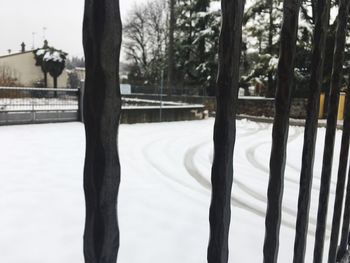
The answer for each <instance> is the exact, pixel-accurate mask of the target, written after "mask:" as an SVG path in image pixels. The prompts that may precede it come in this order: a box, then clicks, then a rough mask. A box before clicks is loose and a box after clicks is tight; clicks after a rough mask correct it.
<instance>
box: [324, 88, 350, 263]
mask: <svg viewBox="0 0 350 263" xmlns="http://www.w3.org/2000/svg"><path fill="white" fill-rule="evenodd" d="M344 114H345V118H344V125H343V136H342V142H341V148H340V158H339V168H338V178H337V190H336V195H335V202H334V210H333V211H334V212H333V220H332V232H331V240H330V246H329V252H328V263H335V262H336V257H337V248H338V238H339V228H340V218H341V213H342V208H343V199H344V190H345V189H344V188H345V180H346V169H347V166H348V156H349V142H350V93H349V90H348V91H347V93H346V102H345V108H344Z"/></svg>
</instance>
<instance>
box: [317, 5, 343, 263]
mask: <svg viewBox="0 0 350 263" xmlns="http://www.w3.org/2000/svg"><path fill="white" fill-rule="evenodd" d="M348 6H349V0H340V4H339V14H338V23H337V24H338V26H337V32H336V43H335V49H334V57H333V70H332V79H331V89H330V95H329V106H328V116H327V130H326V137H325V146H326V147H325V149H324V152H323V163H322V173H321V188H320V196H319V201H318V212H317V226H316V236H315V248H314V263H322V258H323V248H324V236H325V232H326V223H327V210H328V198H329V189H330V181H331V172H332V164H333V153H334V140H335V132H336V126H337V115H338V102H339V90H340V85H341V80H342V76H343V74H342V71H343V60H344V49H345V35H346V24H347V17H348Z"/></svg>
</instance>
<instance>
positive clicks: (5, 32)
mask: <svg viewBox="0 0 350 263" xmlns="http://www.w3.org/2000/svg"><path fill="white" fill-rule="evenodd" d="M144 1H145V0H120V9H121V14H122V17H125V16H126V14H127V12H128V10H130V9H131V8H132V7H133V6H134V4H135V2H136V3H137V2H138V3H142V2H144ZM83 9H84V0H60V1H57V0H0V55H4V54H7V53H8V52H7V50H8V49H11V50H12V52H17V51H19V50H20V44H21V43H22V41H24V42H25V43H26V46H27V49H31V48H32V45H33V34H32V33H33V32H35V33H36V34H35V47H39V46H42V43H43V35H44V33H43V27H46V28H47V29H46V33H45V34H46V38H47V39H48V41H49V44H50V45H52V46H54V47H55V48H58V49H62V50H64V51H66V52H68V53H69V55H70V56H82V55H83V48H82V40H81V38H82V32H81V31H82V17H83V11H84V10H83Z"/></svg>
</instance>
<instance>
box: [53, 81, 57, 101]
mask: <svg viewBox="0 0 350 263" xmlns="http://www.w3.org/2000/svg"><path fill="white" fill-rule="evenodd" d="M53 88H54V89H57V77H53ZM55 98H57V91H55Z"/></svg>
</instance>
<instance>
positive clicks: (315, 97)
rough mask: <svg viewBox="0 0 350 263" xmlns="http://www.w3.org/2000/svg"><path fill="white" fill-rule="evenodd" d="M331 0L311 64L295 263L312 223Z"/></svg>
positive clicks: (320, 9) (320, 20)
mask: <svg viewBox="0 0 350 263" xmlns="http://www.w3.org/2000/svg"><path fill="white" fill-rule="evenodd" d="M329 10H330V0H319V1H318V4H317V13H318V16H316V17H317V18H316V25H315V31H314V43H313V52H312V62H311V78H310V86H309V88H310V94H309V98H308V105H307V116H306V123H305V132H304V146H303V155H302V165H301V172H300V187H299V200H298V214H297V221H296V231H295V241H294V257H293V262H294V263H304V261H305V248H306V242H307V232H308V223H309V210H310V209H309V208H310V196H311V187H312V178H313V167H314V156H315V144H316V138H317V122H318V112H319V107H320V90H321V85H322V76H323V64H324V54H325V45H326V36H327V29H328V24H329Z"/></svg>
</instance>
